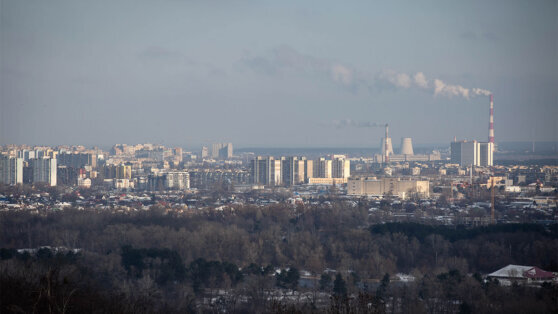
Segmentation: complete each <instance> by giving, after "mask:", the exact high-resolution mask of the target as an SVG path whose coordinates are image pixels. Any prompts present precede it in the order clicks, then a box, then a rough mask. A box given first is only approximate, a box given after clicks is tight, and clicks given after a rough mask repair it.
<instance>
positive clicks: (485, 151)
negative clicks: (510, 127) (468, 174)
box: [478, 142, 494, 167]
mask: <svg viewBox="0 0 558 314" xmlns="http://www.w3.org/2000/svg"><path fill="white" fill-rule="evenodd" d="M478 152H479V161H478V162H479V166H481V167H490V166H492V165H494V143H490V142H488V143H482V142H481V143H479V144H478Z"/></svg>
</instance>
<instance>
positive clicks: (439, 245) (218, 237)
mask: <svg viewBox="0 0 558 314" xmlns="http://www.w3.org/2000/svg"><path fill="white" fill-rule="evenodd" d="M373 223H374V221H370V220H369V215H368V210H367V207H366V206H357V207H355V208H346V207H345V206H344V205H342V203H333V206H331V207H324V208H319V207H303V206H301V207H298V208H296V209H293V208H291V207H286V206H282V205H274V206H270V207H266V208H258V207H252V206H246V207H239V208H236V209H234V210H225V211H199V212H195V213H194V212H192V213H190V214H188V215H186V216H175V215H172V214H165V213H164V211H163V210H162V209H157V208H155V209H154V210H151V211H142V212H138V213H129V214H112V213H104V212H88V211H75V210H64V211H63V212H54V213H51V214H48V215H46V216H39V215H32V214H28V213H24V212H3V213H0V247H3V248H6V249H7V250H3V251H0V253H2V252H3V253H2V254H3V255H2V256H4V255H5V256H8V255H9V254H12V253H13V252H14V251H13V249H19V248H37V247H40V246H47V245H48V246H53V247H66V248H70V249H71V248H79V249H81V253H80V255H79V257H78V258H77V261H75V262H73V263H69V262H67V263H66V264H61V268H62V269H63V271H62V270H61V272H62V273H64V274H65V273H70V274H74V275H73V276H75V277H72V276H66V277H67V281H66V282H69V283H71V282H74V280H75V282H76V283H80V284H85V283H88V284H87V287H89V288H87V289H85V288H79V289H78V290H79V291H82V292H83V291H90V290H91V289H93V290H92V291H96V292H99V291H109V292H110V293H108V294H107V295H104V296H103V294H102V293H100V294H99V295H100V296H97V297H95V298H97V299H99V300H101V299H100V298H101V296H102V297H103V299H102V300H105V301H106V302H107V304H110V302H112V300H113V299H112V297H113V296H114V295H117V296H118V297H117V300H120V301H122V302H124V301H125V302H126V303H127V304H129V305H130V304H131V305H130V306H132V307H133V309H132V310H130V311H131V312H138V311H139V312H141V309H138V308H137V307H140V308H141V306H145V307H146V308H149V309H150V311H154V309H156V310H157V311H158V310H161V309H166V308H167V307H171V308H178V309H195V306H194V305H193V304H197V302H200V300H204V299H206V298H201V299H200V297H199V296H200V295H201V294H203V293H206V292H207V291H218V290H223V289H224V290H231V291H236V293H235V294H233V295H225V296H222V295H221V296H212V297H209V299H219V300H222V302H221V301H220V302H221V303H220V304H221V306H223V307H224V308H228V309H230V308H231V307H234V306H237V305H238V304H239V303H241V302H240V301H239V300H241V299H242V300H250V304H251V306H252V307H251V308H249V309H248V308H244V309H245V310H246V311H248V312H250V311H256V312H257V311H260V312H261V311H263V310H264V309H267V310H269V309H270V307H269V306H270V304H269V302H268V299H267V297H266V293H268V292H269V291H270V290H272V289H278V288H281V289H298V290H301V289H300V287H299V286H298V285H297V283H298V282H297V281H298V280H295V278H299V277H300V273H301V272H302V270H304V271H310V272H311V273H313V275H314V276H315V277H317V278H318V279H320V276H322V274H323V273H324V270H326V269H328V268H329V269H333V270H336V271H337V274H339V275H340V276H341V278H337V276H336V275H333V276H331V277H330V278H329V279H327V278H326V277H327V276H326V277H323V276H322V278H323V282H320V283H317V284H316V285H315V286H314V288H313V289H315V290H316V291H321V292H322V293H326V294H330V293H333V292H335V291H337V292H339V291H343V290H346V291H347V295H349V296H356V295H358V293H359V292H360V293H365V291H367V292H366V293H370V292H371V291H370V289H369V288H370V287H368V288H366V285H368V284H369V283H370V282H377V281H378V280H379V279H381V278H384V277H385V274H386V273H387V274H392V275H393V274H396V273H398V272H403V273H410V274H412V275H414V276H415V277H416V278H417V280H418V281H417V283H416V284H415V285H414V286H415V288H413V289H419V286H420V285H422V284H423V283H425V282H428V280H434V281H436V280H438V279H433V278H437V277H436V276H437V275H439V274H443V273H450V272H451V271H457V272H458V273H459V274H472V273H488V272H492V271H495V270H497V269H499V268H501V267H503V266H506V265H508V264H519V265H531V266H538V267H541V268H543V269H545V270H549V271H558V261H557V260H558V256H557V254H556V252H558V238H557V237H556V226H551V227H541V226H538V225H504V226H500V225H496V226H490V227H485V228H474V229H465V228H452V227H447V226H429V225H420V224H373ZM9 252H12V253H9ZM6 254H7V255H6ZM41 254H47V253H45V252H42V253H41ZM47 255H48V254H47ZM55 256H56V254H55ZM47 257H48V256H47ZM73 258H76V257H75V256H74V257H73ZM52 261H53V260H49V262H48V263H42V262H41V259H40V258H39V257H35V258H31V259H27V260H26V259H24V258H22V257H17V256H15V255H14V256H12V257H10V258H6V259H5V260H3V261H2V262H1V264H0V274H1V275H2V285H4V284H5V282H6V283H7V285H8V286H11V285H12V284H15V282H17V280H15V279H14V278H20V279H21V282H24V283H28V284H27V287H29V289H31V290H32V291H40V287H41V284H42V283H41V282H42V281H41V280H40V279H39V278H43V277H45V276H47V274H48V272H49V267H51V266H52V265H51V264H52ZM277 268H281V269H283V271H282V272H280V273H279V275H277V276H275V275H273V272H274V271H275V269H277ZM26 269H27V270H29V269H35V270H36V271H35V272H27V271H25V270H26ZM18 276H19V277H18ZM60 276H62V277H60V282H61V283H64V282H65V281H64V276H63V275H60ZM461 277H463V278H465V279H463V281H464V282H469V280H470V279H471V277H469V276H465V275H461ZM22 278H23V279H22ZM45 278H46V277H45ZM50 278H52V276H51V277H50ZM428 278H430V279H428ZM339 279H342V280H343V281H340V280H339ZM4 280H5V281H4ZM425 280H427V281H425ZM43 281H44V280H43ZM336 281H337V288H335V287H336V285H335V282H336ZM321 283H323V284H321ZM481 284H482V283H481V282H479V283H478V285H481ZM417 285H418V286H417ZM62 286H63V287H64V285H62ZM343 286H344V287H345V289H343V288H342V287H343ZM392 286H393V285H392ZM91 287H94V288H91ZM434 287H435V288H432V289H434V290H435V289H438V288H439V286H437V285H434ZM479 287H480V286H479ZM479 287H477V288H479ZM2 288H4V286H3V287H2ZM20 288H22V287H20ZM334 288H335V289H334ZM14 289H15V288H14ZM22 289H23V288H22ZM88 289H89V290H88ZM390 289H395V288H393V287H392V288H390ZM397 289H398V288H397ZM397 289H395V290H394V291H399V290H397ZM2 290H4V289H2ZM302 290H304V289H302ZM334 290H335V291H334ZM388 290H389V289H388ZM62 291H63V293H70V292H71V291H72V289H70V290H62ZM390 291H391V290H390ZM417 291H418V290H417ZM75 293H77V292H74V294H75ZM424 293H426V292H424ZM424 293H422V294H419V293H418V292H417V294H415V295H414V298H415V297H416V298H418V299H421V298H423V297H422V295H424ZM337 294H339V293H337ZM373 294H374V293H373ZM22 295H25V294H22ZM42 296H44V294H42ZM33 297H37V296H33ZM374 297H376V296H375V295H374ZM338 299H339V298H338ZM365 299H366V298H365ZM145 300H148V301H149V302H148V303H149V304H148V305H145V304H144V303H145V302H147V301H145ZM177 300H180V302H179V301H177ZM105 301H102V302H105ZM353 301H354V302H356V301H355V300H353ZM353 301H351V302H353ZM539 301H540V300H539ZM100 302H101V301H100ZM142 302H144V303H142ZM300 302H302V301H300ZM347 302H348V301H347ZM417 302H418V301H417ZM421 302H424V301H421ZM541 302H542V301H541ZM349 303H350V302H349ZM419 303H420V302H419ZM3 304H5V303H3ZM45 304H46V303H45ZM142 304H143V305H142ZM235 304H236V305H235ZM421 304H423V303H421ZM283 305H285V304H281V305H277V306H278V307H277V310H281V309H284V308H283ZM153 306H155V307H153ZM192 306H194V307H192ZM318 308H319V307H318ZM237 310H238V308H237ZM306 310H308V309H306ZM306 310H305V311H306ZM125 311H128V308H126V309H120V310H118V311H117V312H125ZM147 312H149V311H147Z"/></svg>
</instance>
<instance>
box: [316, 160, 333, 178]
mask: <svg viewBox="0 0 558 314" xmlns="http://www.w3.org/2000/svg"><path fill="white" fill-rule="evenodd" d="M331 165H332V162H331V160H328V159H325V158H323V157H322V158H320V159H318V160H315V161H314V178H331V175H332V167H331Z"/></svg>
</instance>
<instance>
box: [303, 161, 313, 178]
mask: <svg viewBox="0 0 558 314" xmlns="http://www.w3.org/2000/svg"><path fill="white" fill-rule="evenodd" d="M313 177H314V161H313V160H310V159H305V160H304V182H308V179H310V178H313Z"/></svg>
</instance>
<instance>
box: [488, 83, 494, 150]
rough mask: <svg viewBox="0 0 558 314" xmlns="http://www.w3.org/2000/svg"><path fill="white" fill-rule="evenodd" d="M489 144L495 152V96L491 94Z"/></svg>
mask: <svg viewBox="0 0 558 314" xmlns="http://www.w3.org/2000/svg"><path fill="white" fill-rule="evenodd" d="M488 142H489V143H492V149H493V150H494V95H492V94H490V118H489V123H488Z"/></svg>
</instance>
